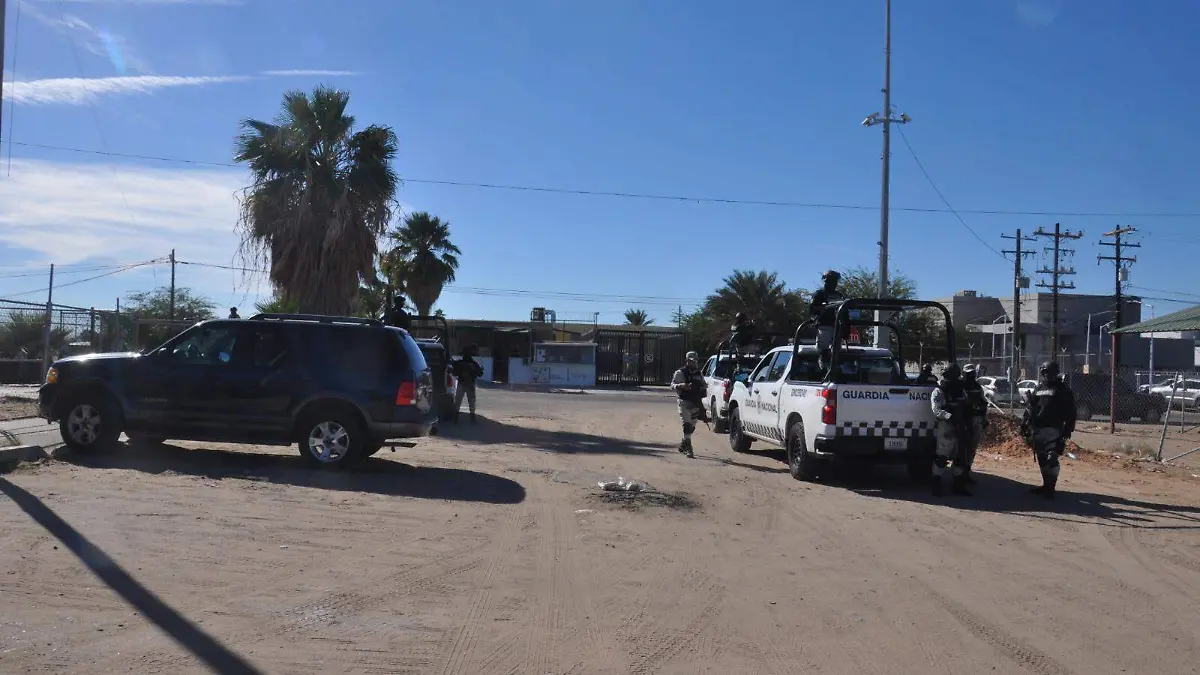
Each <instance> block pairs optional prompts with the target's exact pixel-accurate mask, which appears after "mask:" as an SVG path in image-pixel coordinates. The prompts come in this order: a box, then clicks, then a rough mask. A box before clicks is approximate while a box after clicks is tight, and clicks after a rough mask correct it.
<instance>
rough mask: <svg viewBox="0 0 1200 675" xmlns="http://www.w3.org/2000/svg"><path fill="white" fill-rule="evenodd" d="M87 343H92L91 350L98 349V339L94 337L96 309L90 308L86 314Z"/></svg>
mask: <svg viewBox="0 0 1200 675" xmlns="http://www.w3.org/2000/svg"><path fill="white" fill-rule="evenodd" d="M88 320H89V325H88V341H89V342H91V343H92V349H100V337H99V336H98V335H96V308H95V307H92V308H91V310H90V311H89V312H88Z"/></svg>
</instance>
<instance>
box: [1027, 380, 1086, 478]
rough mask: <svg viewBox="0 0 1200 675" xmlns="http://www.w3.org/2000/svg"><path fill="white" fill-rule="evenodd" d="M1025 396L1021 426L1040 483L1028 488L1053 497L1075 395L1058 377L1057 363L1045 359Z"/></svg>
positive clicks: (1071, 428)
mask: <svg viewBox="0 0 1200 675" xmlns="http://www.w3.org/2000/svg"><path fill="white" fill-rule="evenodd" d="M1026 396H1027V397H1028V400H1027V404H1026V406H1025V421H1024V422H1023V423H1022V424H1021V429H1022V431H1024V432H1025V434H1026V437H1027V438H1028V439H1029V440H1030V443H1031V445H1033V454H1034V456H1035V457H1037V463H1038V468H1040V469H1041V470H1042V485H1041V487H1035V488H1033V490H1032V492H1034V493H1036V494H1040V495H1042V496H1044V497H1045V498H1047V499H1054V487H1055V485H1056V484H1057V483H1058V472H1059V464H1058V458H1059V456H1061V455H1062V453H1063V450H1064V449H1065V446H1066V442H1067V440H1068V439H1070V438H1071V434H1073V433H1075V395H1074V394H1072V393H1071V389H1070V387H1068V386H1067V385H1066V384H1064V383H1063V381H1062V378H1061V377H1059V371H1058V364H1057V363H1055V362H1053V361H1046V362H1045V363H1043V364H1042V367H1041V368H1040V369H1039V378H1038V385H1037V387H1036V388H1034V390H1033V391H1031V392H1029V393H1028V394H1027V395H1026Z"/></svg>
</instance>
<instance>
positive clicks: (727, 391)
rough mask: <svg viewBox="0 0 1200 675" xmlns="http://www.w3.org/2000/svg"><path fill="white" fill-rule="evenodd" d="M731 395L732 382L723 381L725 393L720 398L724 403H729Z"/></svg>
mask: <svg viewBox="0 0 1200 675" xmlns="http://www.w3.org/2000/svg"><path fill="white" fill-rule="evenodd" d="M732 393H733V380H725V393H724V394H723V395H722V397H723V398H724V399H725V402H726V403H729V395H730V394H732Z"/></svg>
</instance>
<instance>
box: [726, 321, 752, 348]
mask: <svg viewBox="0 0 1200 675" xmlns="http://www.w3.org/2000/svg"><path fill="white" fill-rule="evenodd" d="M757 330H758V329H757V327H756V326H755V325H754V322H753V321H751V320H750V317H748V316H746V313H745V312H738V313H737V315H735V316H734V317H733V326H732V327H731V328H730V337H729V342H730V343H731V344H732V345H733V346H734V351H735V352H741V351H742V350H743V349H745V348H746V347H749V346H750V343H751V342H753V341H754V334H755V332H756V331H757Z"/></svg>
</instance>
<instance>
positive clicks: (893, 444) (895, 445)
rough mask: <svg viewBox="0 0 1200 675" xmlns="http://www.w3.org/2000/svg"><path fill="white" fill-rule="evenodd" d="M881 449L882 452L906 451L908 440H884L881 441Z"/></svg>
mask: <svg viewBox="0 0 1200 675" xmlns="http://www.w3.org/2000/svg"><path fill="white" fill-rule="evenodd" d="M883 449H884V450H907V449H908V439H907V438H885V439H883Z"/></svg>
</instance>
